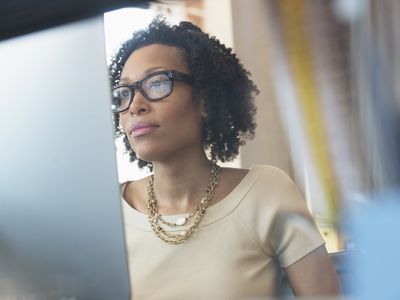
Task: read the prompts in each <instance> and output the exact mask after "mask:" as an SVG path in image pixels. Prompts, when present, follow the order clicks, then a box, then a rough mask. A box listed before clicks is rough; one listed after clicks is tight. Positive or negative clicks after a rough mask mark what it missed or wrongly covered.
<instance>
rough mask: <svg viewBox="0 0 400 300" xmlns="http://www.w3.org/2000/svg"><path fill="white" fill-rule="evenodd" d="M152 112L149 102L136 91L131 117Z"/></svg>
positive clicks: (130, 110) (130, 111) (131, 107)
mask: <svg viewBox="0 0 400 300" xmlns="http://www.w3.org/2000/svg"><path fill="white" fill-rule="evenodd" d="M149 110H150V105H149V102H148V101H147V100H146V99H145V98H144V97H143V95H142V94H141V93H140V91H136V92H135V95H134V96H133V99H132V103H131V105H130V106H129V113H130V114H131V115H137V116H138V115H141V114H144V113H146V112H148V111H149Z"/></svg>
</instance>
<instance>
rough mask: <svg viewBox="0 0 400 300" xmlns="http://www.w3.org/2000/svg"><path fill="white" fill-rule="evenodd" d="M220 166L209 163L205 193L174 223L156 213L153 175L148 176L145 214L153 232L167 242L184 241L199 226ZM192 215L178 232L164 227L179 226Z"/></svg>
mask: <svg viewBox="0 0 400 300" xmlns="http://www.w3.org/2000/svg"><path fill="white" fill-rule="evenodd" d="M220 171H221V168H220V167H219V166H218V165H216V164H214V163H212V164H211V176H210V181H209V183H208V186H207V190H206V195H205V196H204V197H203V198H202V199H201V200H200V202H199V204H197V205H196V207H195V208H194V209H193V211H192V212H191V213H190V214H189V216H188V217H186V218H179V219H177V220H176V221H175V223H172V222H168V221H166V220H165V219H164V218H163V217H162V215H160V214H159V213H158V205H157V200H156V196H155V194H154V176H153V175H152V176H150V180H149V185H148V187H147V195H148V203H147V215H148V220H149V223H150V226H151V228H152V229H153V231H154V233H155V234H156V235H157V236H158V237H159V238H160V239H161V240H162V241H164V242H166V243H168V244H175V245H176V244H181V243H183V242H184V241H186V240H187V239H188V238H189V237H190V236H191V235H192V233H193V232H194V231H195V230H196V228H197V227H198V226H199V223H200V220H201V219H202V217H203V216H204V215H205V213H206V208H207V206H208V203H209V202H210V199H211V198H212V196H213V195H214V191H215V188H216V187H217V185H218V179H219V175H220ZM193 217H194V221H193V224H192V226H190V227H189V228H188V229H186V230H184V229H182V230H181V231H179V232H178V233H171V232H168V231H167V230H166V229H165V227H174V228H177V227H180V226H184V225H186V224H187V223H188V221H189V220H190V219H192V218H193Z"/></svg>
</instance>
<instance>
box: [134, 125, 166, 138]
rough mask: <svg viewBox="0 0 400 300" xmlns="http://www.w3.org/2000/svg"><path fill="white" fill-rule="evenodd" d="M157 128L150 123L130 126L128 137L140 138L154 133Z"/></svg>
mask: <svg viewBox="0 0 400 300" xmlns="http://www.w3.org/2000/svg"><path fill="white" fill-rule="evenodd" d="M157 127H159V125H157V124H152V123H142V122H140V123H136V124H133V125H132V126H131V128H130V135H131V136H132V137H138V136H142V135H145V134H148V133H150V132H152V131H154V130H155V129H156V128H157Z"/></svg>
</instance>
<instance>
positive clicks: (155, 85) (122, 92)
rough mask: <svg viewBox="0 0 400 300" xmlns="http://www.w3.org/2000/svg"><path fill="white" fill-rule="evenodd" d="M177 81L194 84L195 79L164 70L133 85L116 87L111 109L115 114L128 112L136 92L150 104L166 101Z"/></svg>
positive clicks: (113, 92) (113, 90) (113, 91)
mask: <svg viewBox="0 0 400 300" xmlns="http://www.w3.org/2000/svg"><path fill="white" fill-rule="evenodd" d="M175 81H183V82H187V83H192V82H193V78H192V76H190V75H187V74H184V73H181V72H178V71H173V70H163V71H158V72H155V73H152V74H149V75H148V76H147V77H145V78H143V79H142V80H139V81H136V82H135V83H133V84H121V85H118V86H115V87H114V88H113V89H112V103H111V109H112V111H113V112H114V113H121V112H124V111H126V110H128V109H129V106H130V105H131V103H132V101H133V97H134V96H135V93H136V91H139V92H140V93H141V94H142V96H143V97H144V98H145V99H146V100H148V101H150V102H153V101H159V100H161V99H164V98H166V97H168V96H169V95H171V94H172V91H173V88H174V82H175Z"/></svg>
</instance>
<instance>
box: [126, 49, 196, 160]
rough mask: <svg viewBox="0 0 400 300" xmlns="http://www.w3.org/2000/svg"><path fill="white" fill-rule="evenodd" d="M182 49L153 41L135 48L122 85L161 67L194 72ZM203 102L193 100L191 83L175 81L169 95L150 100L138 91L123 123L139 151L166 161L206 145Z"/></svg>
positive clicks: (148, 157)
mask: <svg viewBox="0 0 400 300" xmlns="http://www.w3.org/2000/svg"><path fill="white" fill-rule="evenodd" d="M180 51H181V50H179V49H177V48H175V47H171V46H166V45H161V44H152V45H149V46H145V47H143V48H140V49H138V50H136V51H134V52H133V53H132V54H131V55H130V56H129V58H128V60H127V62H126V64H125V66H124V68H123V70H122V73H121V81H120V84H123V83H129V84H132V83H134V82H137V81H138V80H141V79H143V78H145V77H146V76H148V75H149V74H151V73H154V72H157V71H160V70H175V71H179V72H182V73H185V74H190V73H189V69H188V67H187V65H186V63H185V61H184V59H183V57H182V54H181V52H180ZM201 109H202V107H201V101H197V102H195V101H193V97H192V88H191V86H190V84H188V83H186V82H182V81H175V82H174V85H173V91H172V93H171V95H169V96H168V97H166V98H164V99H162V100H159V101H155V102H149V101H147V100H146V99H145V98H144V97H143V95H142V94H141V93H140V92H136V94H135V96H134V98H133V101H132V103H131V105H130V107H129V109H128V110H127V111H125V112H122V113H120V122H121V125H122V128H123V129H124V131H125V133H126V135H127V136H128V139H129V141H130V144H131V146H132V148H133V150H134V151H135V152H136V154H137V155H138V156H139V157H140V158H141V159H143V160H146V161H152V162H154V161H163V160H165V159H168V158H171V157H173V156H177V157H180V156H181V155H182V154H183V153H185V152H187V151H189V153H190V151H191V150H194V149H196V150H198V149H199V147H200V148H202V143H201Z"/></svg>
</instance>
